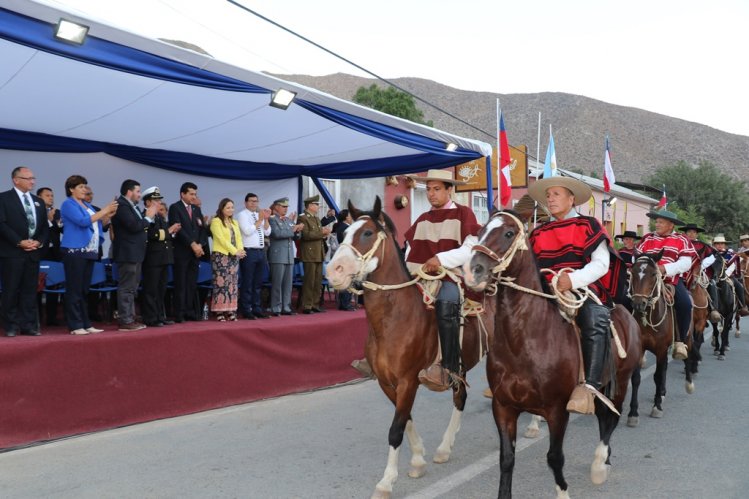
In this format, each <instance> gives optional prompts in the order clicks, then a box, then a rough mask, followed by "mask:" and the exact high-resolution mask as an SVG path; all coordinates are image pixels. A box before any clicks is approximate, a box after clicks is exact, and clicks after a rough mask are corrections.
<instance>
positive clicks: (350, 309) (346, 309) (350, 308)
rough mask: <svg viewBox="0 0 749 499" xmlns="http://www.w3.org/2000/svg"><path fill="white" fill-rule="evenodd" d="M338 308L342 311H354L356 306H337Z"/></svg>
mask: <svg viewBox="0 0 749 499" xmlns="http://www.w3.org/2000/svg"><path fill="white" fill-rule="evenodd" d="M338 310H342V311H344V312H356V307H343V308H339V309H338Z"/></svg>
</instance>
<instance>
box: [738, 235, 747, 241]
mask: <svg viewBox="0 0 749 499" xmlns="http://www.w3.org/2000/svg"><path fill="white" fill-rule="evenodd" d="M747 239H749V234H742V235H741V236H739V241H746V240H747Z"/></svg>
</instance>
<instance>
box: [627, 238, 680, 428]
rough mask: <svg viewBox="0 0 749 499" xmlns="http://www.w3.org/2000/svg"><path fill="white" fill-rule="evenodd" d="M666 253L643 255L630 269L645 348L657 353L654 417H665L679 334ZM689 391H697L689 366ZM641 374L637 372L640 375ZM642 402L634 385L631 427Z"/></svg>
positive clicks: (636, 312) (654, 375)
mask: <svg viewBox="0 0 749 499" xmlns="http://www.w3.org/2000/svg"><path fill="white" fill-rule="evenodd" d="M662 255H663V252H662V251H661V252H660V253H658V254H655V255H651V254H639V255H637V258H636V260H635V262H634V263H633V264H632V268H631V269H630V272H631V277H630V280H629V290H630V295H631V296H632V308H633V311H632V314H633V315H634V316H635V318H636V319H638V321H639V323H640V330H641V331H642V347H643V349H644V350H648V351H649V352H651V353H652V354H653V355H654V356H655V363H656V364H655V374H653V381H654V382H655V397H654V399H653V409H652V410H651V411H650V416H651V417H653V418H661V417H663V397H664V396H665V395H666V371H667V369H668V349H669V347H670V346H671V344H672V343H673V341H674V335H675V334H676V329H675V328H676V319H675V316H674V312H673V309H672V306H671V305H669V304H668V303H667V301H668V297H667V296H666V285H665V283H664V281H663V276H662V275H661V273H660V272H659V270H658V262H659V261H660V259H661V256H662ZM686 345H687V349H688V350H689V351H690V355H694V354H693V353H691V351H692V350H693V348H692V331H691V329H690V332H689V335H688V337H687V342H686ZM685 371H686V382H685V389H686V391H687V393H694V382H693V381H692V371H691V369H685ZM638 376H639V373H636V374H635V377H638ZM638 409H639V402H638V400H637V388H636V387H635V386H634V384H633V389H632V399H631V400H630V405H629V414H628V417H627V426H637V424H638V423H639V413H638Z"/></svg>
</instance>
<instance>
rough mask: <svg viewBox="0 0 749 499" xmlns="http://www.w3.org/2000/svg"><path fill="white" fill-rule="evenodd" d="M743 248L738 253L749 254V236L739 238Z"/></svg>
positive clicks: (744, 235)
mask: <svg viewBox="0 0 749 499" xmlns="http://www.w3.org/2000/svg"><path fill="white" fill-rule="evenodd" d="M739 242H740V243H741V248H739V250H738V251H737V252H736V253H749V234H742V235H741V237H739Z"/></svg>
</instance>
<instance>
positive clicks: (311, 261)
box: [297, 195, 330, 314]
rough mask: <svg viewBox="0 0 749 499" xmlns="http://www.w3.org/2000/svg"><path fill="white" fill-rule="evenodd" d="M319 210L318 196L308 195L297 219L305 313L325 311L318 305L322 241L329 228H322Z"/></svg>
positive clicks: (323, 254) (320, 291) (320, 282)
mask: <svg viewBox="0 0 749 499" xmlns="http://www.w3.org/2000/svg"><path fill="white" fill-rule="evenodd" d="M319 210H320V196H319V195H315V196H312V197H308V198H307V199H305V200H304V213H303V214H301V215H299V220H298V221H297V223H299V224H302V225H303V226H304V227H303V228H302V238H301V240H300V244H299V253H300V254H299V260H301V261H302V263H304V281H303V283H302V308H303V309H304V310H303V312H304V313H305V314H312V313H315V312H324V311H325V310H324V309H323V308H322V307H320V294H321V293H322V262H323V260H324V258H325V248H324V245H323V241H324V240H325V238H326V237H328V234H330V229H328V228H325V229H323V227H322V224H321V223H320V219H319V218H318V217H317V212H318V211H319Z"/></svg>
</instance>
